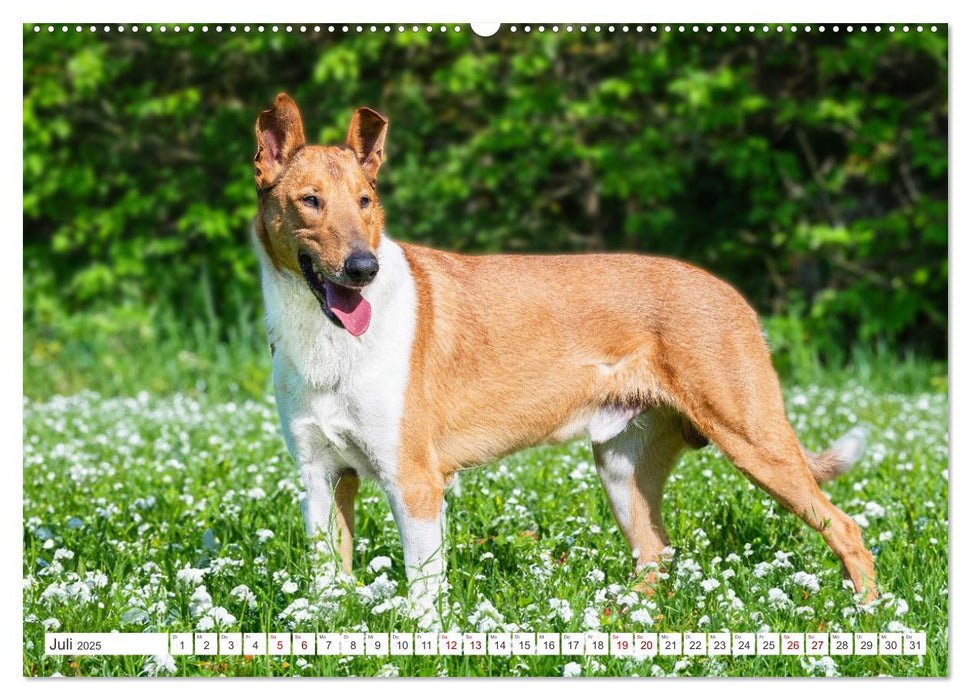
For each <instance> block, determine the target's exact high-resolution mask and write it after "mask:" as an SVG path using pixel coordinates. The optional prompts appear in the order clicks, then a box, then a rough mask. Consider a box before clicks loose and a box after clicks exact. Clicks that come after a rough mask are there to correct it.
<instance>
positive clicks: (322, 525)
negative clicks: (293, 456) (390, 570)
mask: <svg viewBox="0 0 971 700" xmlns="http://www.w3.org/2000/svg"><path fill="white" fill-rule="evenodd" d="M339 480H340V472H339V471H338V470H337V469H335V468H334V467H333V466H331V465H329V464H326V463H323V462H321V461H316V460H315V461H310V462H305V463H303V464H301V465H300V482H301V483H302V484H303V488H304V495H303V498H302V499H301V500H300V507H301V510H302V511H303V519H304V525H305V526H306V529H307V537H309V538H310V539H311V540H313V541H314V543H315V547H316V548H317V549H318V551H321V550H322V552H323V553H324V554H325V555H327V556H330V557H332V556H336V554H337V553H338V552H341V554H342V555H343V552H342V551H341V549H342V548H341V547H340V542H339V541H338V522H339V521H340V517H339V514H338V513H337V512H336V509H335V505H336V499H335V497H334V492H335V489H336V488H337V484H338V481H339ZM341 559H342V564H343V565H344V568H345V570H349V569H350V556H349V551H348V556H347V557H346V558H345V557H344V556H342V557H341Z"/></svg>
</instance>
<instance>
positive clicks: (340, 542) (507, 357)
mask: <svg viewBox="0 0 971 700" xmlns="http://www.w3.org/2000/svg"><path fill="white" fill-rule="evenodd" d="M387 127H388V122H387V120H386V119H385V118H384V117H383V116H381V115H380V114H378V113H377V112H375V111H373V110H371V109H366V108H364V109H359V110H357V112H356V113H355V114H354V116H353V118H352V119H351V123H350V128H349V131H348V135H347V143H346V145H344V146H340V147H324V146H314V145H308V144H307V143H306V141H305V138H304V132H303V123H302V119H301V116H300V112H299V110H298V109H297V106H296V104H295V103H294V102H293V100H292V99H290V97H288V96H287V95H285V94H280V95H278V96H277V98H276V101H275V103H274V106H273V108H272V109H269V110H267V111H264V112H262V113H261V114H260V115H259V118H258V119H257V122H256V139H257V143H258V147H259V148H258V152H257V154H256V157H255V159H254V160H255V163H256V185H257V189H258V192H259V214H258V216H257V218H256V221H255V226H254V248H255V250H256V252H257V255H258V257H259V260H260V264H261V266H262V279H263V294H264V297H265V302H266V325H267V333H268V335H269V339H270V343H271V345H270V347H271V350H272V352H273V379H274V385H275V389H276V397H277V406H278V409H279V412H280V419H281V422H282V425H283V434H284V439H285V441H286V444H287V448H288V449H289V451H290V454H291V455H292V456H293V459H294V460H295V461H296V463H297V465H298V467H299V469H300V477H301V480H302V483H303V486H304V488H305V489H306V498H305V513H304V514H305V519H306V526H307V532H308V534H310V535H311V536H317V537H324V538H326V541H327V542H331V543H333V544H334V546H335V547H336V548H337V549H338V551H339V552H340V554H341V557H342V559H343V564H344V567H345V568H346V569H348V570H349V569H350V565H351V553H352V542H351V540H352V535H353V528H354V498H355V495H356V493H357V488H358V477H367V478H372V479H375V480H377V481H378V483H379V484H380V486H381V488H382V489H383V490H384V492H385V493H386V494H387V497H388V500H389V502H390V505H391V510H392V512H393V515H394V518H395V521H396V523H397V526H398V529H399V532H400V533H401V540H402V544H403V547H404V560H405V568H406V574H407V576H408V579H409V581H410V590H411V594H412V595H413V596H416V597H417V598H419V599H424V600H428V599H429V598H434V597H435V596H436V595H437V594H438V592H439V591H440V589H441V585H442V582H443V581H444V566H443V556H442V532H443V523H444V513H443V511H444V508H443V494H444V490H445V487H446V485H447V484H448V483H449V480H450V479H451V478H452V476H453V475H454V474H455V473H456V472H457V471H459V470H460V469H463V468H465V467H468V466H473V465H478V464H482V463H484V462H488V461H490V460H494V459H496V458H498V457H500V456H502V455H505V454H508V453H510V452H513V451H516V450H520V449H522V448H524V447H528V446H530V445H535V444H537V443H544V442H557V441H562V440H568V439H570V438H573V437H575V436H577V435H580V434H582V433H587V434H588V435H589V437H590V440H591V441H592V443H593V449H594V455H595V457H596V463H597V472H598V474H599V475H600V478H601V480H602V482H603V486H604V489H605V491H606V493H607V497H608V499H609V500H610V505H611V508H612V510H613V513H614V516H615V517H616V520H617V523H618V525H619V526H620V529H621V530H622V531H623V533H624V535H625V537H626V538H627V541H628V542H629V543H630V546H631V548H632V550H633V552H634V555H635V557H636V560H637V565H638V567H639V568H643V567H644V566H646V565H647V564H649V563H651V562H656V561H658V557H659V555H660V554H661V551H662V549H663V548H664V547H665V546H666V545H667V544H668V536H667V533H666V531H665V529H664V524H663V522H662V517H661V497H662V493H663V489H664V483H665V480H666V479H667V476H668V474H669V473H670V471H671V469H672V467H673V466H674V464H675V461H676V460H677V458H678V455H679V454H680V453H681V452H682V451H683V450H685V449H686V448H697V447H701V446H703V445H705V444H707V443H708V442H709V441H710V442H713V443H714V444H715V445H716V446H717V447H718V448H719V449H720V450H721V451H722V452H723V453H724V454H725V455H727V456H728V457H729V458H730V459H731V460H732V461H733V462H734V464H735V466H736V467H737V468H738V469H739V470H740V471H741V472H742V473H743V474H744V475H745V476H746V477H748V478H749V479H750V480H751V481H752V482H753V483H755V484H756V485H758V486H760V487H761V488H763V489H764V490H765V491H766V492H768V493H769V494H770V495H772V497H774V498H775V499H776V500H777V501H779V502H780V503H781V504H782V505H783V506H785V507H786V508H788V509H789V510H790V511H792V512H793V513H795V514H796V515H797V516H799V517H800V518H802V519H803V520H804V521H805V522H806V523H807V524H808V525H809V526H810V527H812V528H814V529H815V530H817V531H818V532H819V533H820V534H821V535H822V536H823V538H824V539H825V541H826V543H827V544H828V545H829V546H830V548H831V549H832V550H833V551H834V552H835V553H836V555H837V556H838V557H839V558H840V560H841V562H842V564H843V568H844V574H845V575H846V576H848V577H849V578H850V579H852V581H853V585H854V586H855V588H856V590H857V591H865V593H866V595H865V597H866V598H867V599H872V598H873V597H874V595H875V580H874V571H873V560H872V557H871V555H870V553H869V552H868V551H867V549H866V547H864V545H863V541H862V539H861V537H860V531H859V528H858V527H857V525H856V523H854V522H853V521H852V520H851V519H850V518H848V517H847V516H846V515H845V514H844V513H843V512H842V511H841V510H839V509H838V508H836V507H835V506H834V505H833V504H832V503H830V501H829V500H828V499H827V498H826V496H825V495H824V494H823V493H822V492H821V491H820V490H819V487H818V486H817V482H818V481H822V480H824V479H827V478H830V477H833V476H836V475H837V474H839V473H840V472H841V471H843V470H844V469H845V468H846V467H848V466H849V464H851V463H852V462H853V461H854V460H855V459H856V458H857V457H859V454H860V452H861V451H862V449H863V445H864V435H863V432H862V430H861V429H859V428H856V429H853V430H851V431H850V432H849V433H847V434H846V435H845V436H844V437H843V438H841V439H840V440H838V441H837V442H836V443H835V444H834V445H833V447H831V448H830V450H829V451H827V452H826V453H824V454H822V455H813V454H811V453H809V452H808V451H806V450H805V449H803V448H802V446H801V445H800V443H799V440H798V439H797V438H796V435H795V433H794V431H793V429H792V426H791V425H790V424H789V421H788V419H787V418H786V414H785V410H784V408H783V400H782V392H781V389H780V386H779V381H778V378H777V376H776V373H775V371H774V370H773V367H772V364H771V362H770V358H769V350H768V347H767V345H766V343H765V340H764V339H763V335H762V329H761V327H760V324H759V319H758V316H757V315H756V313H755V311H753V310H752V308H751V307H750V306H749V305H748V303H746V301H745V300H744V299H743V298H742V297H741V295H739V293H738V292H737V291H736V290H735V289H733V288H732V287H731V286H729V285H728V284H726V283H725V282H722V281H721V280H719V279H716V278H715V277H713V276H711V275H710V274H708V273H706V272H704V271H702V270H700V269H698V268H696V267H693V266H691V265H688V264H685V263H682V262H677V261H675V260H669V259H664V258H655V257H644V256H638V255H558V256H519V255H495V256H482V257H470V256H465V255H455V254H452V253H445V252H441V251H438V250H432V249H429V248H423V247H419V246H415V245H405V244H401V243H395V242H393V241H391V240H390V239H389V238H387V237H386V236H385V234H384V215H383V212H382V209H381V205H380V202H379V201H378V194H377V190H376V176H377V172H378V168H379V167H380V166H381V163H382V160H383V158H384V145H385V135H386V133H387ZM650 582H651V579H650V577H648V578H647V579H646V584H649V583H650ZM646 584H645V587H646Z"/></svg>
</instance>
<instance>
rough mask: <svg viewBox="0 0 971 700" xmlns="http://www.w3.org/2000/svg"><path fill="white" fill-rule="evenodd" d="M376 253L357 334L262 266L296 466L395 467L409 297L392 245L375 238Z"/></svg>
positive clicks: (411, 322) (406, 276) (380, 473)
mask: <svg viewBox="0 0 971 700" xmlns="http://www.w3.org/2000/svg"><path fill="white" fill-rule="evenodd" d="M378 260H379V262H380V266H381V269H380V272H379V273H378V276H377V277H376V278H375V281H374V282H373V283H372V285H370V286H369V287H367V288H365V290H364V292H363V294H364V296H365V298H366V299H367V300H368V301H369V302H370V304H371V306H372V310H373V311H372V319H371V325H370V327H369V328H368V330H367V331H366V332H365V333H364V334H363V335H361V336H359V337H354V336H352V335H351V334H350V333H348V332H347V331H345V330H344V329H342V328H338V327H337V326H335V325H334V324H333V323H332V322H331V321H330V320H328V319H327V317H326V316H324V314H323V313H322V312H321V310H320V307H319V305H318V303H317V301H316V299H315V298H314V297H313V294H312V293H311V292H310V290H309V289H307V288H306V285H305V284H304V282H303V280H302V279H299V278H296V277H295V276H289V277H288V276H286V275H285V274H284V275H281V274H280V273H278V272H276V271H275V270H272V269H270V270H267V269H266V267H265V266H264V274H263V279H264V281H263V292H264V298H265V301H266V307H267V328H268V331H269V334H270V338H271V342H273V344H274V346H275V348H276V351H275V354H274V357H273V382H274V387H275V390H276V400H277V408H278V411H279V413H280V420H281V424H282V427H283V436H284V440H285V441H286V443H287V448H288V449H289V451H290V453H291V455H292V456H293V458H294V459H295V461H296V462H297V463H298V464H299V465H306V464H308V463H315V464H321V465H326V466H327V467H328V468H333V469H338V470H340V469H346V468H350V469H353V470H354V471H356V472H358V473H359V474H360V475H361V476H367V477H372V478H382V477H387V476H390V475H392V474H393V473H394V471H395V469H396V462H397V453H398V446H399V439H400V432H401V430H400V427H401V417H402V414H403V412H404V395H405V390H406V388H407V383H408V371H409V365H410V357H411V346H412V340H413V338H414V329H415V308H416V295H415V287H414V281H413V279H412V277H411V274H410V270H409V268H408V264H407V261H406V260H405V258H404V254H403V252H402V251H401V248H400V247H398V246H397V245H395V244H394V243H392V242H390V241H388V240H386V239H385V240H382V242H381V245H380V246H379V248H378Z"/></svg>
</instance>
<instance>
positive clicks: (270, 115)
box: [253, 93, 388, 336]
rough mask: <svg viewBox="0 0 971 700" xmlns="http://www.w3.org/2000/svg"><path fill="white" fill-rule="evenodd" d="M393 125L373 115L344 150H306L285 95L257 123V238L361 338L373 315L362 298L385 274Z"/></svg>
mask: <svg viewBox="0 0 971 700" xmlns="http://www.w3.org/2000/svg"><path fill="white" fill-rule="evenodd" d="M387 131H388V120H387V119H385V118H384V117H383V116H381V115H380V114H378V113H377V112H375V111H374V110H373V109H368V108H366V107H364V108H361V109H359V110H357V111H356V112H355V113H354V116H353V117H351V124H350V127H349V128H348V131H347V143H346V145H344V146H342V147H332V146H310V145H307V142H306V139H305V138H304V134H303V120H302V119H301V117H300V110H299V109H297V105H296V103H295V102H294V101H293V100H292V99H291V98H290V96H289V95H286V94H284V93H280V94H279V95H277V97H276V101H275V102H274V104H273V108H272V109H268V110H266V111H265V112H262V113H260V115H259V117H258V118H257V120H256V143H257V151H256V156H255V157H254V159H253V160H254V162H255V164H256V187H257V190H258V192H259V204H260V207H259V216H258V217H257V221H256V231H257V235H258V237H259V239H260V242H261V243H262V245H263V247H264V248H265V250H266V253H267V256H268V257H269V258H270V260H271V261H272V262H273V264H274V265H275V266H276V267H277V269H279V270H289V271H291V272H293V273H294V274H297V275H301V276H302V277H303V278H304V279H305V280H306V282H307V286H308V287H310V290H311V291H312V292H313V293H314V295H315V296H316V297H317V300H318V301H319V302H320V307H321V310H322V311H323V312H324V313H325V314H326V315H327V317H328V318H329V319H330V320H331V321H333V322H334V323H335V324H336V325H338V326H341V327H343V328H345V329H346V330H347V331H348V332H350V333H351V334H352V335H355V336H357V335H361V334H362V333H364V331H366V330H367V327H368V324H369V323H370V320H371V307H370V305H369V304H368V302H367V301H366V300H365V299H364V298H363V297H362V296H361V294H360V290H361V289H363V288H364V287H365V286H367V285H368V284H370V283H371V281H372V280H373V279H374V278H375V276H376V275H378V274H379V271H378V259H377V255H376V252H377V248H378V243H379V241H380V239H381V231H382V229H383V228H384V212H383V211H382V209H381V205H380V203H379V202H378V193H377V190H376V184H377V174H378V168H380V167H381V162H382V160H383V157H384V137H385V134H386V133H387Z"/></svg>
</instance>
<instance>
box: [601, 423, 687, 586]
mask: <svg viewBox="0 0 971 700" xmlns="http://www.w3.org/2000/svg"><path fill="white" fill-rule="evenodd" d="M682 425H683V419H682V417H681V416H680V415H679V414H677V413H675V412H674V411H672V410H670V409H667V408H654V409H649V410H648V411H645V412H644V413H642V414H641V415H640V416H639V417H637V418H636V419H635V420H633V421H631V423H630V424H628V426H627V428H625V429H624V431H623V432H622V433H620V434H619V435H617V436H616V437H613V438H611V439H610V440H607V441H606V442H603V443H600V444H594V446H593V453H594V457H595V458H596V462H597V473H598V474H599V475H600V481H601V483H603V486H604V490H605V491H606V492H607V498H608V500H609V501H610V508H611V510H612V511H613V513H614V518H615V519H616V520H617V524H618V525H619V526H620V529H621V531H622V532H623V533H624V537H626V538H627V542H628V543H629V544H630V547H631V551H632V553H633V555H634V557H635V559H636V561H637V569H638V570H641V569H643V568H644V567H646V566H647V565H649V564H652V563H660V555H661V552H662V550H663V549H664V548H665V547H666V546H667V545H668V533H667V531H666V530H665V529H664V520H663V517H662V513H661V499H662V495H663V493H664V484H665V482H666V481H667V478H668V475H669V474H670V473H671V469H672V468H673V467H674V464H675V462H676V461H677V458H678V455H679V454H680V453H681V451H682V450H683V449H684V448H685V446H686V445H685V442H684V438H683V436H682ZM655 581H656V576H655V575H654V573H653V572H650V573H648V574H647V576H646V577H645V578H644V579H643V581H642V582H641V583H640V584H639V586H638V588H639V589H640V590H642V591H645V592H648V593H650V592H652V590H651V587H650V586H651V584H653V583H654V582H655Z"/></svg>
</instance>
